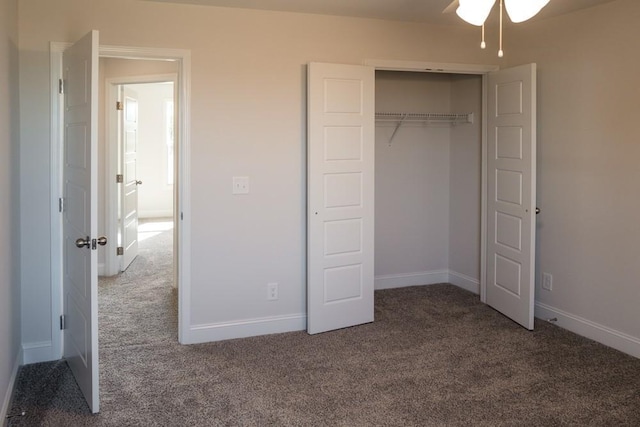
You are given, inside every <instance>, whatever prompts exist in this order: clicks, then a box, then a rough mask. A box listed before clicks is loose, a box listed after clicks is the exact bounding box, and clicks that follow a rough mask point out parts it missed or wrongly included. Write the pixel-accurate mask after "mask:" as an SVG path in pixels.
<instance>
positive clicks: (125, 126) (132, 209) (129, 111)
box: [120, 85, 142, 271]
mask: <svg viewBox="0 0 640 427" xmlns="http://www.w3.org/2000/svg"><path fill="white" fill-rule="evenodd" d="M121 88H122V96H121V99H122V105H123V111H122V134H121V136H120V138H121V153H122V154H121V155H122V159H121V163H120V164H121V165H122V184H121V185H122V191H121V197H122V200H121V203H120V206H121V207H122V212H121V213H120V227H121V231H120V233H121V236H122V248H123V250H124V253H123V255H122V266H121V271H125V270H126V269H127V267H129V265H130V264H131V262H132V261H133V260H134V259H135V258H136V257H137V256H138V186H139V185H141V184H142V181H139V180H138V177H137V152H138V95H137V94H136V92H135V91H134V90H133V89H131V88H130V87H127V86H126V85H125V86H121Z"/></svg>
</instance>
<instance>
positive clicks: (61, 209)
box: [58, 197, 64, 213]
mask: <svg viewBox="0 0 640 427" xmlns="http://www.w3.org/2000/svg"><path fill="white" fill-rule="evenodd" d="M58 212H60V213H62V212H64V198H63V197H60V198H59V199H58Z"/></svg>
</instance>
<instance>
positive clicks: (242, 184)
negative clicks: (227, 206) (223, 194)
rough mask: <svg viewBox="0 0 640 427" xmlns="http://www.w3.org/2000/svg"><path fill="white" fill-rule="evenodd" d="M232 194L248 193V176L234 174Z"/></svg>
mask: <svg viewBox="0 0 640 427" xmlns="http://www.w3.org/2000/svg"><path fill="white" fill-rule="evenodd" d="M231 192H232V194H249V177H248V176H234V177H233V189H232V191H231Z"/></svg>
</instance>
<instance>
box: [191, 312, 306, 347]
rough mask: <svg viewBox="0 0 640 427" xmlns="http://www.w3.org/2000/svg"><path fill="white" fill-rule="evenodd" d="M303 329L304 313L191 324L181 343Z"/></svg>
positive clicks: (196, 342)
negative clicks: (186, 335)
mask: <svg viewBox="0 0 640 427" xmlns="http://www.w3.org/2000/svg"><path fill="white" fill-rule="evenodd" d="M305 329H307V315H306V313H299V314H291V315H286V316H272V317H262V318H257V319H246V320H239V321H236V322H221V323H211V324H205V325H193V326H192V327H191V328H190V330H189V335H188V337H186V338H185V337H183V339H184V341H183V344H199V343H205V342H212V341H222V340H228V339H236V338H247V337H253V336H259V335H268V334H280V333H283V332H294V331H304V330H305Z"/></svg>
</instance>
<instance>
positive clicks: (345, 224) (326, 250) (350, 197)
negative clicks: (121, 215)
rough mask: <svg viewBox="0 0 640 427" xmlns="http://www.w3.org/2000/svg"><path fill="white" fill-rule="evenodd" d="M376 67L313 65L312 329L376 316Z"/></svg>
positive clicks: (309, 214) (310, 179)
mask: <svg viewBox="0 0 640 427" xmlns="http://www.w3.org/2000/svg"><path fill="white" fill-rule="evenodd" d="M374 90H375V72H374V69H373V68H372V67H364V66H353V65H339V64H323V63H311V64H309V68H308V101H307V102H308V110H307V113H308V123H307V125H308V141H307V144H308V147H307V155H308V161H307V168H308V169H307V186H308V190H307V191H308V196H307V197H308V200H307V202H308V206H307V315H308V316H307V331H308V332H309V333H310V334H315V333H319V332H325V331H330V330H334V329H339V328H345V327H348V326H354V325H359V324H363V323H368V322H372V321H373V291H374V269H373V267H374V265H373V264H374V248H373V244H374V222H373V221H374V153H375V151H374V125H375V123H374V120H375V118H374Z"/></svg>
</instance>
